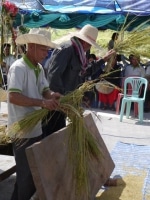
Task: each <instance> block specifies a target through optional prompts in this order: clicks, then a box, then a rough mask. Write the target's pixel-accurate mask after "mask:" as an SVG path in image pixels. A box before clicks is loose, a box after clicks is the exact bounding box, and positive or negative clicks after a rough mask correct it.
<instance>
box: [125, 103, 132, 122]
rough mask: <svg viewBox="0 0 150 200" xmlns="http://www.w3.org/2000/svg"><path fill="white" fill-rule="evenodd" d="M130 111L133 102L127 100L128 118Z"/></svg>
mask: <svg viewBox="0 0 150 200" xmlns="http://www.w3.org/2000/svg"><path fill="white" fill-rule="evenodd" d="M130 111H131V102H130V101H129V102H127V108H126V118H127V119H128V118H129V115H130Z"/></svg>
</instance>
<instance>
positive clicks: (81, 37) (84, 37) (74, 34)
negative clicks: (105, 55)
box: [72, 32, 102, 50]
mask: <svg viewBox="0 0 150 200" xmlns="http://www.w3.org/2000/svg"><path fill="white" fill-rule="evenodd" d="M72 36H75V37H77V38H79V39H81V40H83V41H85V42H87V43H89V44H91V45H92V46H94V47H95V48H97V49H99V50H101V49H102V48H101V47H100V46H99V45H98V44H97V43H96V42H94V41H92V40H90V39H89V38H88V37H86V36H84V35H82V34H80V33H79V32H74V33H72Z"/></svg>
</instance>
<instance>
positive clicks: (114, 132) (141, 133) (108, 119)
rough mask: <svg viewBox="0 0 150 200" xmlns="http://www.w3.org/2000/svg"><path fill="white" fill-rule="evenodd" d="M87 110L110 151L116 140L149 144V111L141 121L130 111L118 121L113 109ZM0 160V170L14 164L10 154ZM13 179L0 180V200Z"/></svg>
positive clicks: (4, 199) (6, 195) (6, 196)
mask: <svg viewBox="0 0 150 200" xmlns="http://www.w3.org/2000/svg"><path fill="white" fill-rule="evenodd" d="M1 112H2V111H1ZM89 112H92V115H93V117H94V119H95V123H96V125H97V127H98V129H99V132H100V134H101V136H102V138H103V140H104V142H105V144H106V146H107V148H108V150H109V152H110V153H111V151H112V149H113V148H114V146H115V145H116V143H117V142H118V141H122V142H126V143H134V144H139V145H150V113H144V120H143V122H142V123H141V122H139V120H138V119H137V118H134V117H133V112H131V116H130V118H129V119H126V118H125V116H124V118H123V122H120V121H119V115H116V114H115V112H113V111H105V112H101V110H100V109H92V110H90V109H89V110H88V109H86V111H85V113H89ZM0 160H1V164H0V172H1V171H2V170H6V169H7V168H9V167H11V166H12V165H13V164H14V158H13V157H12V156H6V157H3V156H2V155H0ZM6 160H7V162H6ZM14 181H15V174H13V175H11V176H10V177H9V178H8V179H6V180H4V181H2V182H0V200H10V196H11V193H12V190H13V184H14Z"/></svg>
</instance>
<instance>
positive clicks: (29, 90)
mask: <svg viewBox="0 0 150 200" xmlns="http://www.w3.org/2000/svg"><path fill="white" fill-rule="evenodd" d="M16 44H27V52H26V54H25V55H24V56H23V57H22V58H20V59H18V60H16V61H15V62H14V63H13V64H12V65H11V67H10V69H9V72H8V128H9V127H10V126H11V125H12V124H13V123H14V122H17V121H19V120H21V119H23V118H24V117H25V116H26V115H27V114H29V113H31V112H34V111H36V110H38V109H41V108H46V109H49V110H55V109H57V108H58V105H59V98H60V94H59V93H54V92H52V91H50V89H49V84H48V82H47V80H46V78H45V74H44V70H43V68H42V66H41V65H40V64H39V63H40V62H41V61H42V60H43V59H44V58H45V57H46V56H47V53H48V49H49V48H50V47H52V48H56V47H57V46H56V44H55V43H53V42H51V40H50V33H49V32H48V31H46V30H44V29H43V30H42V29H31V30H30V32H29V33H27V34H23V35H20V36H18V38H17V39H16ZM10 136H11V135H10ZM42 137H43V136H42V128H41V122H39V123H38V124H37V125H36V126H35V127H34V128H33V129H32V130H31V131H29V132H26V133H24V134H23V135H22V136H21V137H19V136H18V135H17V133H16V137H15V141H14V142H13V151H14V156H15V161H16V183H15V188H14V192H13V195H12V198H11V200H29V199H30V198H31V197H32V195H33V194H34V193H35V185H34V182H33V178H32V174H31V171H30V168H29V165H28V161H27V157H26V153H25V150H26V148H27V147H29V146H30V145H32V144H33V143H35V142H38V141H40V140H41V139H42Z"/></svg>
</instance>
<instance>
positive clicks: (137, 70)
mask: <svg viewBox="0 0 150 200" xmlns="http://www.w3.org/2000/svg"><path fill="white" fill-rule="evenodd" d="M129 61H130V64H129V65H127V66H126V68H125V77H129V76H139V77H144V76H145V69H144V68H143V67H142V66H141V64H140V57H139V56H137V55H133V54H131V55H130V56H129Z"/></svg>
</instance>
